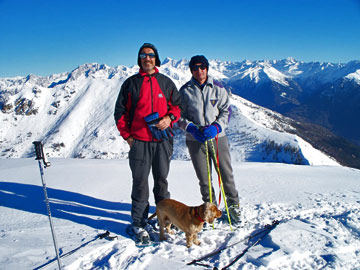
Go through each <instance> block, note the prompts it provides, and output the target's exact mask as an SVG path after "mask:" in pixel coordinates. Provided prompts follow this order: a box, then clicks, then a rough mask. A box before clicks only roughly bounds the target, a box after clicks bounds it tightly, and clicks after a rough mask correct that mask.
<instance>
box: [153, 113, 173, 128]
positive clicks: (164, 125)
mask: <svg viewBox="0 0 360 270" xmlns="http://www.w3.org/2000/svg"><path fill="white" fill-rule="evenodd" d="M170 124H171V119H170V116H168V115H165V116H164V117H163V118H161V120H160V121H159V123H157V124H156V125H155V127H157V128H158V129H160V130H165V129H167V128H168V127H169V126H170Z"/></svg>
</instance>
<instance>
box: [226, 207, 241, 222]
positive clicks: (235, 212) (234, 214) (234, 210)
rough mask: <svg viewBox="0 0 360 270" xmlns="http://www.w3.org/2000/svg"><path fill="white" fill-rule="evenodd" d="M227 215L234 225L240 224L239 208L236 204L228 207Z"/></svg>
mask: <svg viewBox="0 0 360 270" xmlns="http://www.w3.org/2000/svg"><path fill="white" fill-rule="evenodd" d="M229 215H230V218H231V221H232V222H233V223H234V224H236V223H240V207H239V205H238V204H233V205H230V206H229Z"/></svg>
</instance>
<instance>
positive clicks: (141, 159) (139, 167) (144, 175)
mask: <svg viewBox="0 0 360 270" xmlns="http://www.w3.org/2000/svg"><path fill="white" fill-rule="evenodd" d="M172 153H173V140H169V141H162V142H144V141H139V140H134V144H133V146H132V147H131V149H130V151H129V164H130V169H131V172H132V178H133V184H132V192H131V200H132V207H131V217H132V220H133V225H134V226H140V227H143V226H145V225H146V222H147V218H148V214H149V207H150V204H149V182H148V178H149V174H150V169H152V174H153V177H154V189H153V193H154V197H155V203H158V202H160V201H161V200H162V199H165V198H170V193H169V191H168V182H167V179H166V178H167V176H168V174H169V167H170V160H171V156H172Z"/></svg>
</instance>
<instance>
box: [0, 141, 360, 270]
mask: <svg viewBox="0 0 360 270" xmlns="http://www.w3.org/2000/svg"><path fill="white" fill-rule="evenodd" d="M45 149H46V148H45ZM50 162H51V164H52V165H51V167H49V168H46V169H45V170H44V174H45V180H46V183H47V191H48V195H49V197H50V201H51V206H50V207H51V212H52V216H53V221H54V227H55V231H56V236H57V242H58V246H59V248H60V254H66V253H68V252H70V251H74V250H75V251H74V252H73V253H71V254H69V255H68V256H66V257H64V258H63V259H62V264H63V266H64V269H67V270H75V269H137V270H138V269H150V270H151V269H203V268H202V267H200V266H188V265H186V263H188V262H190V261H192V260H193V259H196V258H199V257H201V256H202V255H204V254H206V253H207V252H209V251H212V250H213V249H215V248H218V247H220V246H222V245H225V244H228V245H229V244H232V243H235V242H237V241H240V240H241V239H243V238H245V237H246V236H248V235H249V234H251V233H252V232H254V231H256V230H258V229H259V228H261V227H262V226H263V225H265V224H268V223H270V222H272V221H273V220H275V219H277V220H280V221H281V222H280V224H279V225H278V226H277V227H275V229H274V230H272V231H271V232H270V234H269V235H268V236H267V237H265V238H264V239H263V240H262V241H261V242H260V243H259V244H258V245H256V246H255V247H253V248H251V249H250V250H249V251H248V252H247V253H246V255H245V256H244V257H243V258H242V259H240V260H239V261H238V262H237V263H236V264H235V265H234V266H233V267H232V268H231V269H359V268H360V256H359V255H360V185H359V181H360V171H359V170H356V169H351V168H347V167H341V166H329V165H327V166H324V165H321V166H301V165H289V164H281V163H255V162H236V161H235V162H233V168H234V175H235V179H236V185H237V188H238V190H239V195H240V198H241V199H240V204H241V219H242V226H241V227H240V228H237V229H236V230H234V231H233V232H232V231H230V229H229V226H228V225H224V224H219V223H217V224H215V228H214V229H212V228H211V227H207V228H206V230H204V231H202V232H201V233H200V235H199V238H200V240H201V241H202V244H201V246H193V247H191V248H190V249H187V248H186V247H185V237H184V235H183V234H178V235H176V237H175V236H171V237H170V238H169V240H167V241H165V242H161V243H160V244H158V245H155V246H149V247H144V248H138V247H136V246H135V245H134V243H133V242H132V240H130V239H128V238H127V236H126V234H125V228H126V226H127V225H128V224H129V223H130V222H131V218H130V207H131V199H130V191H131V173H130V169H129V167H128V160H126V159H124V160H118V159H107V160H94V159H83V160H82V159H60V158H52V159H50ZM0 175H1V181H0V193H1V194H0V243H1V245H0V269H7V270H9V269H10V270H11V269H38V267H39V266H41V265H44V264H45V263H46V262H48V261H50V260H52V259H53V258H54V257H55V252H54V247H53V242H52V238H51V232H50V226H49V221H48V217H47V213H46V208H45V203H44V195H43V189H42V185H41V179H40V174H39V168H38V162H37V161H35V160H34V159H2V160H1V163H0ZM150 179H151V180H150V181H149V182H150V187H151V188H152V177H150ZM168 179H169V190H170V192H171V196H172V198H174V199H176V200H179V201H181V202H184V203H186V204H188V205H199V204H201V196H200V192H199V187H198V181H197V179H196V176H195V173H194V170H193V168H192V164H191V161H181V160H173V161H172V162H171V169H170V174H169V177H168ZM216 182H217V181H214V183H215V184H216ZM215 189H216V192H217V194H218V188H217V186H216V185H215ZM150 203H151V209H150V211H151V212H153V211H155V205H154V200H153V196H152V195H151V198H150ZM222 207H223V205H222ZM105 230H109V231H111V233H112V234H116V235H118V237H119V238H118V240H114V241H107V240H100V239H95V238H96V236H97V234H99V233H102V232H104V231H105ZM245 247H246V242H245V243H239V244H237V245H235V246H233V247H231V248H229V249H228V250H226V251H224V252H222V253H220V254H219V255H216V256H215V257H214V258H213V259H211V260H208V261H207V262H206V263H209V264H212V265H214V266H216V267H219V268H220V267H223V266H224V265H226V264H227V263H229V262H230V259H231V258H233V257H235V256H236V255H237V254H238V253H240V252H241V250H243V249H244V248H245ZM45 269H57V263H56V261H55V263H53V264H51V265H50V266H47V267H46V268H45Z"/></svg>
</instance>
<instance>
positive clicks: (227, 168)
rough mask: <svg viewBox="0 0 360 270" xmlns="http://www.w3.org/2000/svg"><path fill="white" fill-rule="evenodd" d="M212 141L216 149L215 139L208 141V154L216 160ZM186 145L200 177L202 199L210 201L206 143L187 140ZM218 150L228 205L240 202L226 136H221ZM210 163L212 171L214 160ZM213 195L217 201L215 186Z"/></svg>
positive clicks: (213, 199) (211, 158)
mask: <svg viewBox="0 0 360 270" xmlns="http://www.w3.org/2000/svg"><path fill="white" fill-rule="evenodd" d="M212 143H213V145H214V149H215V151H216V141H215V139H212V140H211V141H208V152H209V155H208V156H209V158H210V160H213V162H216V154H215V155H214V152H213V148H212V146H211V144H212ZM186 146H187V147H188V149H189V153H190V156H191V161H192V163H193V165H194V169H195V172H196V175H197V178H198V179H199V185H200V192H201V195H202V200H203V201H204V202H209V201H210V194H209V178H208V168H207V164H206V151H205V149H206V148H205V143H200V142H198V141H192V140H186ZM218 152H219V163H220V166H219V167H220V173H221V179H222V182H223V186H224V191H225V195H226V200H227V203H228V205H233V204H239V196H238V192H237V190H236V187H235V182H234V176H233V171H232V167H231V157H230V151H229V145H228V140H227V137H226V136H222V137H219V140H218ZM209 163H210V172H211V168H212V162H211V161H210V162H209ZM212 187H213V184H212ZM212 197H213V198H212V201H213V202H214V203H215V202H216V198H215V192H214V188H212Z"/></svg>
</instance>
